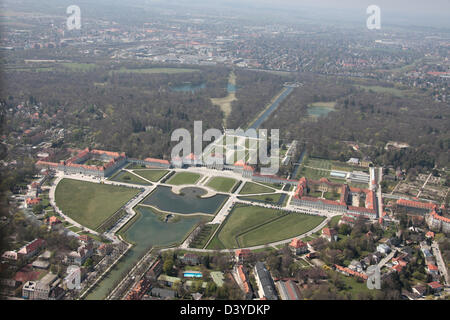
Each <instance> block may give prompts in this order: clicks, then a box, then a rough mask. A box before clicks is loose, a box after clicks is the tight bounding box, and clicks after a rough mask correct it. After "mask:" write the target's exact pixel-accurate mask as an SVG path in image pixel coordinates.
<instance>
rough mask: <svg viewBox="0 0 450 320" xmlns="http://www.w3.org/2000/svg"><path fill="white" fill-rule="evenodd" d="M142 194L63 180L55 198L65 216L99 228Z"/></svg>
mask: <svg viewBox="0 0 450 320" xmlns="http://www.w3.org/2000/svg"><path fill="white" fill-rule="evenodd" d="M138 193H139V190H137V189H132V188H127V187H119V186H112V185H106V184H99V183H91V182H84V181H77V180H72V179H63V180H61V182H60V183H59V184H58V186H57V188H56V192H55V197H56V204H57V205H58V207H59V208H60V209H61V210H62V211H63V212H64V214H66V215H67V216H69V217H70V218H72V219H74V220H75V221H77V222H78V223H80V224H82V225H83V226H86V227H88V228H90V229H95V228H97V227H98V226H100V225H101V224H102V222H103V221H105V220H106V219H108V218H109V217H110V216H111V215H113V214H114V213H115V212H116V211H117V210H118V209H119V208H120V207H122V206H123V205H124V204H125V203H127V202H128V200H130V199H131V198H133V197H134V196H135V195H136V194H138Z"/></svg>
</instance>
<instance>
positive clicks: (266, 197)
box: [238, 193, 283, 203]
mask: <svg viewBox="0 0 450 320" xmlns="http://www.w3.org/2000/svg"><path fill="white" fill-rule="evenodd" d="M282 195H283V194H282V193H271V194H262V195H258V196H246V197H238V198H239V199H242V200H247V201H263V202H270V203H278V202H279V201H280V199H281V196H282Z"/></svg>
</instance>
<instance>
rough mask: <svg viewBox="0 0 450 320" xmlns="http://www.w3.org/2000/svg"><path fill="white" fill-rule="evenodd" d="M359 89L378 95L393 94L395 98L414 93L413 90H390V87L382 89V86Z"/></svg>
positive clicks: (361, 87)
mask: <svg viewBox="0 0 450 320" xmlns="http://www.w3.org/2000/svg"><path fill="white" fill-rule="evenodd" d="M358 88H359V89H364V90H366V91H373V92H376V93H388V94H392V95H394V96H398V97H403V96H406V95H411V94H413V93H414V91H413V90H401V89H398V88H395V87H394V88H389V87H382V86H358Z"/></svg>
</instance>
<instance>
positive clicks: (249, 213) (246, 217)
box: [215, 204, 282, 248]
mask: <svg viewBox="0 0 450 320" xmlns="http://www.w3.org/2000/svg"><path fill="white" fill-rule="evenodd" d="M281 215H282V213H281V211H280V210H274V209H270V208H262V207H256V206H245V205H239V204H238V205H236V206H235V207H234V209H233V211H232V212H231V213H230V215H229V216H228V218H227V220H226V221H225V222H224V223H225V224H224V226H223V227H222V229H221V230H220V231H219V232H218V233H217V234H216V236H215V237H218V240H219V241H220V242H222V243H223V245H224V246H225V247H226V248H236V247H237V244H236V240H235V237H236V236H237V235H239V234H241V233H243V232H245V231H247V230H249V229H251V228H253V227H255V226H258V225H261V224H262V223H265V222H267V221H269V220H272V219H275V218H277V217H280V216H281Z"/></svg>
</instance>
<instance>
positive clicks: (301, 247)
mask: <svg viewBox="0 0 450 320" xmlns="http://www.w3.org/2000/svg"><path fill="white" fill-rule="evenodd" d="M289 248H291V250H292V253H294V254H296V255H299V254H304V253H307V252H308V245H307V244H306V243H305V242H303V241H302V240H301V239H292V241H291V243H290V244H289Z"/></svg>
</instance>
